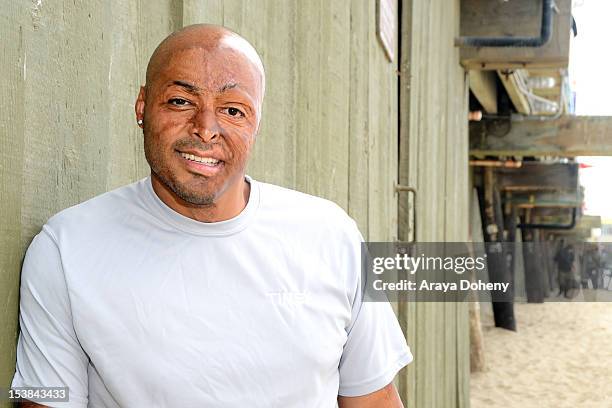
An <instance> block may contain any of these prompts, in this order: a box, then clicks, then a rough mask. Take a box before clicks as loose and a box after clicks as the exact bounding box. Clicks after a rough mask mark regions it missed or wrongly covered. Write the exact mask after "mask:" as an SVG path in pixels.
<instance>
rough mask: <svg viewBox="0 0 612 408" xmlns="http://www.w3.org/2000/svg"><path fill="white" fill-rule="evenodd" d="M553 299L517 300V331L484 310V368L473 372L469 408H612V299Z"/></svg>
mask: <svg viewBox="0 0 612 408" xmlns="http://www.w3.org/2000/svg"><path fill="white" fill-rule="evenodd" d="M598 292H599V291H598ZM609 293H611V292H608V293H604V294H603V295H608V294H609ZM598 295H599V294H598ZM555 300H559V298H556V299H555V298H550V299H547V303H543V304H526V303H516V304H515V316H516V319H517V327H518V331H517V332H511V331H508V330H504V329H499V328H495V327H493V326H494V325H493V321H492V320H493V319H492V316H490V315H489V313H490V311H485V312H484V316H483V321H482V326H483V334H484V348H485V360H486V371H484V372H480V373H472V375H471V402H472V404H471V405H472V408H485V407H486V408H496V407H500V408H519V407H520V408H530V407H537V408H548V407H555V408H557V407H573V408H574V407H580V408H582V407H585V408H591V407H592V408H612V302H598V303H595V302H591V303H586V302H584V303H569V302H553V301H555Z"/></svg>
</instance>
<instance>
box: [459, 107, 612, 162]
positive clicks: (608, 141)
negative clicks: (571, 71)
mask: <svg viewBox="0 0 612 408" xmlns="http://www.w3.org/2000/svg"><path fill="white" fill-rule="evenodd" d="M478 125H480V126H482V123H479V124H478ZM489 130H490V129H489ZM480 131H482V127H481V128H480V129H477V128H476V126H473V127H472V128H471V129H470V138H471V139H472V141H473V142H474V144H473V145H471V147H470V154H472V155H474V156H477V157H484V156H562V157H575V156H612V116H564V117H562V118H560V119H557V120H554V121H527V120H526V121H516V122H512V126H511V128H510V130H509V131H508V133H507V134H506V135H505V136H494V135H492V134H490V133H488V132H487V131H486V130H485V135H486V136H485V137H484V138H482V137H481V136H480V135H481V134H480V133H479V132H480Z"/></svg>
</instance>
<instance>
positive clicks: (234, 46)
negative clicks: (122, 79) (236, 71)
mask: <svg viewBox="0 0 612 408" xmlns="http://www.w3.org/2000/svg"><path fill="white" fill-rule="evenodd" d="M193 48H200V49H202V50H204V51H206V52H207V53H208V54H210V55H213V54H217V55H218V54H219V52H222V53H228V54H232V55H234V56H235V57H237V58H239V59H241V60H242V61H243V62H244V63H245V64H250V65H251V66H252V67H253V68H254V69H255V70H256V71H257V72H258V74H259V76H260V78H259V79H260V82H261V99H262V101H263V94H264V92H265V71H264V67H263V63H262V62H261V59H260V58H259V55H258V54H257V51H256V50H255V48H254V47H253V46H252V45H251V44H250V43H249V42H248V41H247V40H245V39H244V38H242V37H241V36H240V35H238V34H236V33H235V32H233V31H231V30H229V29H227V28H225V27H221V26H216V25H211V24H194V25H190V26H187V27H184V28H182V29H181V30H178V31H175V32H174V33H172V34H170V35H169V36H168V37H166V38H165V39H164V40H163V41H162V42H161V43H160V44H159V45H158V46H157V48H156V49H155V51H154V52H153V55H151V58H150V59H149V63H148V64H147V73H146V86H149V85H150V84H152V83H154V82H155V81H156V80H157V77H158V76H159V74H160V72H162V71H163V70H164V69H165V68H166V67H167V66H168V65H169V64H170V63H171V61H172V59H173V57H175V56H176V55H177V54H178V53H180V52H183V51H186V50H189V49H193Z"/></svg>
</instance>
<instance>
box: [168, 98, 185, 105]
mask: <svg viewBox="0 0 612 408" xmlns="http://www.w3.org/2000/svg"><path fill="white" fill-rule="evenodd" d="M168 103H169V104H170V105H174V106H185V105H187V104H189V102H188V101H187V100H185V99H183V98H172V99H170V100H169V101H168Z"/></svg>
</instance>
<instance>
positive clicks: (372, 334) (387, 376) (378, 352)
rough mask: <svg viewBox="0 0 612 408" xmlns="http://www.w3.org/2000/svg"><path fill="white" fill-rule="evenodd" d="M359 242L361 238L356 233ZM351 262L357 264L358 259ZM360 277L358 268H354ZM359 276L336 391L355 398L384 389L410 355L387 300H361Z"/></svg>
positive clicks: (408, 360) (358, 263)
mask: <svg viewBox="0 0 612 408" xmlns="http://www.w3.org/2000/svg"><path fill="white" fill-rule="evenodd" d="M357 234H358V235H359V245H360V244H361V242H362V241H363V238H362V237H361V234H359V233H358V232H357ZM351 264H353V265H355V264H357V265H361V250H359V261H358V262H352V263H351ZM356 273H357V274H359V276H361V271H360V270H358V271H356ZM362 292H363V291H362V287H361V278H358V288H357V289H356V291H355V298H354V301H353V307H352V321H351V324H350V326H349V328H348V335H347V336H348V337H347V341H346V343H345V345H344V350H343V352H342V357H341V359H340V367H339V370H340V388H339V390H338V394H339V395H342V396H345V397H356V396H361V395H366V394H370V393H372V392H375V391H378V390H380V389H381V388H384V387H385V386H387V385H388V384H389V383H391V382H392V381H393V379H394V378H395V376H396V374H397V373H398V371H399V370H401V369H402V368H403V367H404V366H406V365H407V364H409V363H410V362H411V361H412V359H413V357H412V353H411V352H410V348H409V347H408V344H407V343H406V339H405V337H404V334H403V332H402V329H401V327H400V325H399V322H398V321H397V317H396V316H395V313H394V312H393V308H392V307H391V305H390V304H389V303H388V302H371V301H364V300H363V298H362Z"/></svg>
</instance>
